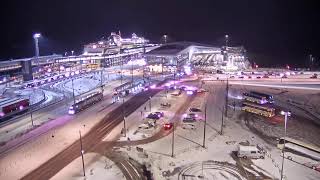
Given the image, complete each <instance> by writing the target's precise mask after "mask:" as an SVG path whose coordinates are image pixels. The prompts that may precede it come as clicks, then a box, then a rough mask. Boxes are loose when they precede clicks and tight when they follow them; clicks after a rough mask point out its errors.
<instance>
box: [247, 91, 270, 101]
mask: <svg viewBox="0 0 320 180" xmlns="http://www.w3.org/2000/svg"><path fill="white" fill-rule="evenodd" d="M250 94H251V95H254V96H258V97H262V98H264V99H266V100H267V102H268V103H270V104H273V103H274V100H273V96H272V95H269V94H264V93H260V92H255V91H250Z"/></svg>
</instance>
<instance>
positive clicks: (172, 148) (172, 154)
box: [171, 123, 174, 157]
mask: <svg viewBox="0 0 320 180" xmlns="http://www.w3.org/2000/svg"><path fill="white" fill-rule="evenodd" d="M173 156H174V123H172V145H171V157H173Z"/></svg>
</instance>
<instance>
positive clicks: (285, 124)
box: [280, 111, 291, 180]
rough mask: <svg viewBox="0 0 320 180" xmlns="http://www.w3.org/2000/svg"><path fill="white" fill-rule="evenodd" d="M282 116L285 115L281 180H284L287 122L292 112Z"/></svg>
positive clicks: (282, 112)
mask: <svg viewBox="0 0 320 180" xmlns="http://www.w3.org/2000/svg"><path fill="white" fill-rule="evenodd" d="M281 114H282V115H284V139H283V148H282V165H281V178H280V179H281V180H282V179H283V167H284V151H285V148H286V136H287V120H288V116H291V112H290V111H287V112H285V111H281Z"/></svg>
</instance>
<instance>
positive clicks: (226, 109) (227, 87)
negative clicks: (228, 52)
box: [225, 76, 229, 117]
mask: <svg viewBox="0 0 320 180" xmlns="http://www.w3.org/2000/svg"><path fill="white" fill-rule="evenodd" d="M228 96H229V79H228V76H227V85H226V104H225V116H226V117H227V116H228V104H229V102H228V101H229V98H228Z"/></svg>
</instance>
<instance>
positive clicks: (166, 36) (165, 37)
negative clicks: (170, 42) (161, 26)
mask: <svg viewBox="0 0 320 180" xmlns="http://www.w3.org/2000/svg"><path fill="white" fill-rule="evenodd" d="M163 38H164V43H165V44H167V38H168V35H166V34H165V35H163Z"/></svg>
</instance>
